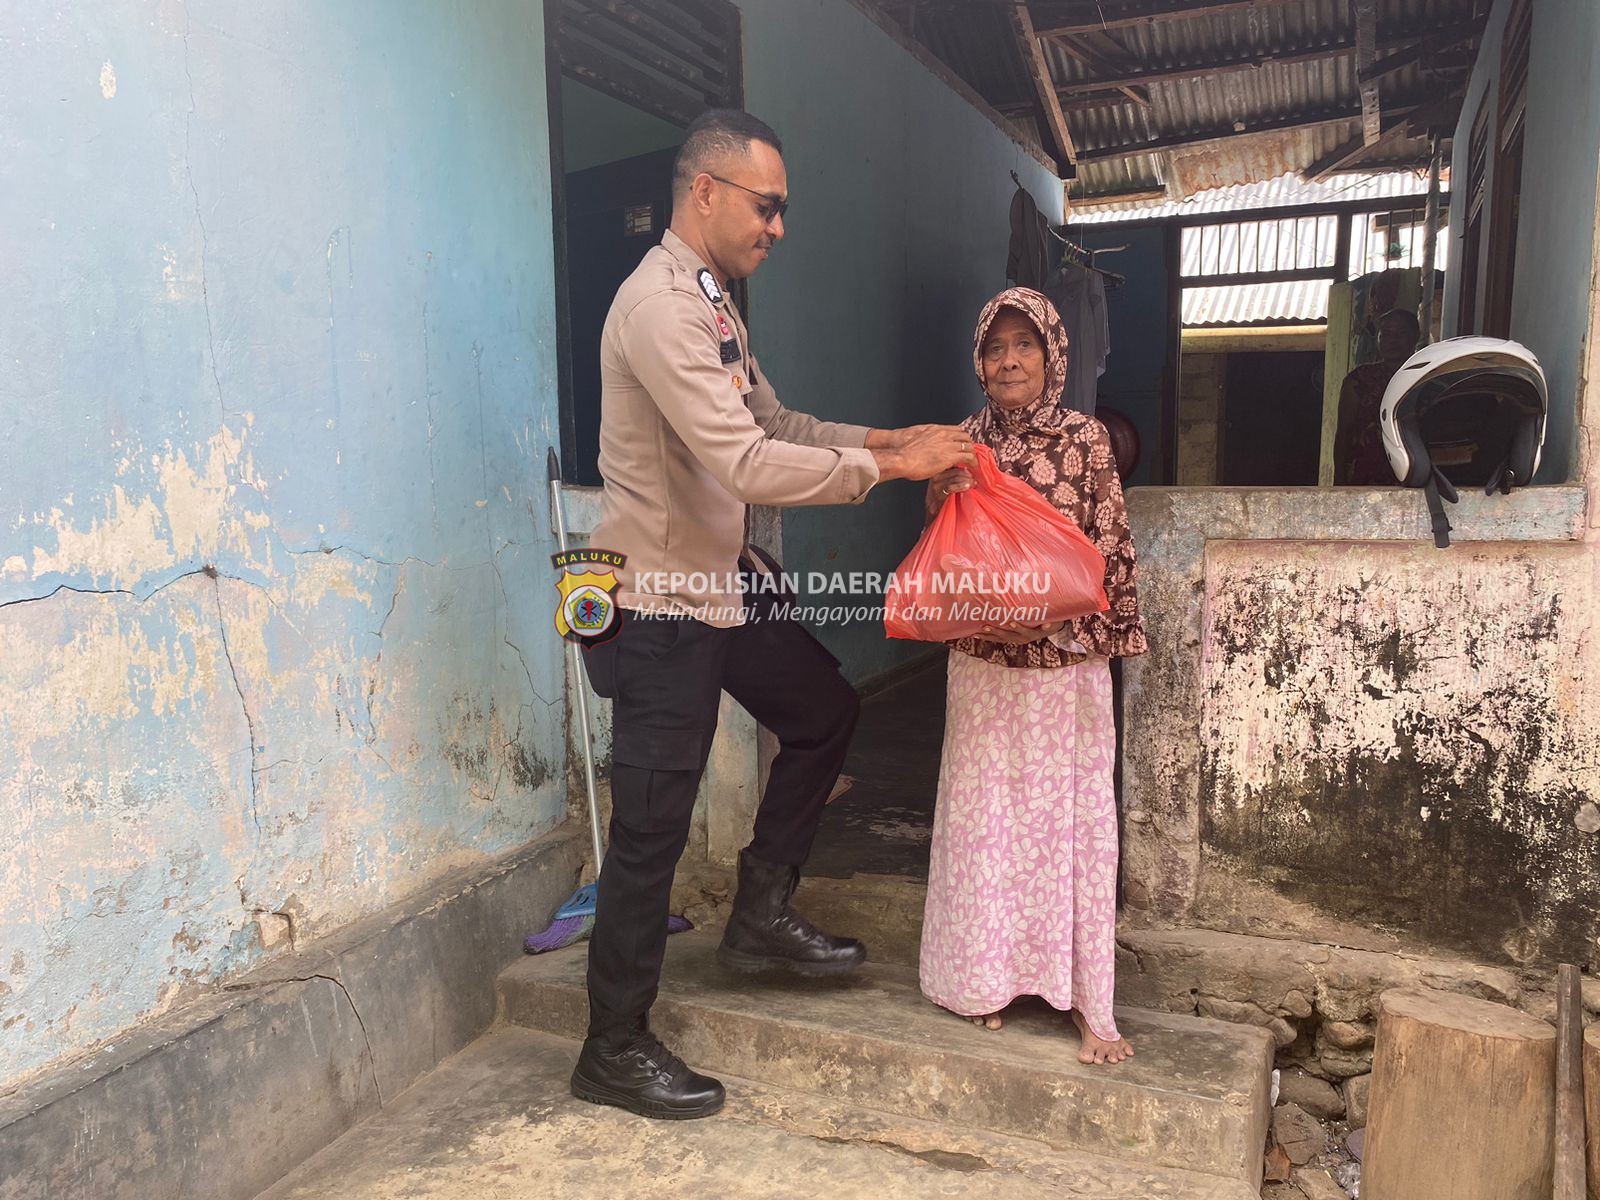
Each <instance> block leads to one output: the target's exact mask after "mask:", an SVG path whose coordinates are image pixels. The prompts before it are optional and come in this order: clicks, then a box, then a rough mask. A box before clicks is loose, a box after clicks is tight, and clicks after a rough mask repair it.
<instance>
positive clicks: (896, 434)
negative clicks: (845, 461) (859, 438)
mask: <svg viewBox="0 0 1600 1200" xmlns="http://www.w3.org/2000/svg"><path fill="white" fill-rule="evenodd" d="M956 428H957V427H956V426H954V425H907V426H906V427H905V428H904V429H874V430H873V431H872V432H871V433H869V434H867V443H866V445H867V449H868V450H899V449H900V448H901V447H903V446H905V445H906V444H907V443H908V442H909V441H910V440H911V439H912V438H914V437H916V436H917V435H918V434H922V433H926V432H928V430H930V429H952V430H953V429H956Z"/></svg>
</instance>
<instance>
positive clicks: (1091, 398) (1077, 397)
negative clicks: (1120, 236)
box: [1041, 263, 1111, 417]
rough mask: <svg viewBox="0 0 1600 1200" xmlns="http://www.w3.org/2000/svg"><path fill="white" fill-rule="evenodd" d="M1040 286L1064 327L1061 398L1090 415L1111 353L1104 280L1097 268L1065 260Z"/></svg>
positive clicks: (1077, 410)
mask: <svg viewBox="0 0 1600 1200" xmlns="http://www.w3.org/2000/svg"><path fill="white" fill-rule="evenodd" d="M1041 290H1042V291H1043V292H1044V294H1045V295H1046V296H1048V297H1050V302H1051V303H1052V304H1054V305H1055V306H1056V311H1057V312H1058V313H1060V314H1061V323H1062V324H1063V325H1065V326H1066V329H1067V346H1068V354H1067V390H1066V393H1065V395H1064V396H1063V397H1062V401H1061V402H1062V404H1064V405H1065V406H1066V407H1067V408H1070V409H1072V410H1073V411H1075V412H1081V413H1083V414H1084V415H1085V416H1090V417H1092V416H1094V406H1095V398H1096V396H1097V395H1098V393H1099V390H1100V376H1102V375H1104V374H1105V373H1106V358H1107V357H1108V356H1109V355H1110V353H1111V324H1110V322H1109V321H1108V320H1107V318H1106V285H1105V280H1104V278H1102V277H1101V275H1100V272H1099V271H1093V270H1090V269H1089V268H1087V267H1080V266H1078V265H1076V264H1072V263H1068V264H1065V265H1063V266H1061V267H1058V268H1057V269H1056V270H1055V271H1054V272H1052V273H1051V275H1050V278H1049V279H1048V280H1047V281H1046V282H1045V286H1044V287H1043V289H1041Z"/></svg>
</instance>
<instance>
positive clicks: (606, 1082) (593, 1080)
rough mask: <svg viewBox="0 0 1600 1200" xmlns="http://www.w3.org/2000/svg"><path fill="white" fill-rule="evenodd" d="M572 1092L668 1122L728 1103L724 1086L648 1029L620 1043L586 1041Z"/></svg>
mask: <svg viewBox="0 0 1600 1200" xmlns="http://www.w3.org/2000/svg"><path fill="white" fill-rule="evenodd" d="M572 1094H573V1095H574V1096H576V1097H577V1098H578V1099H580V1100H587V1101H588V1102H589V1103H590V1104H614V1105H616V1106H617V1107H618V1108H625V1109H627V1110H628V1111H629V1112H631V1113H638V1114H639V1115H640V1116H641V1117H659V1118H661V1119H663V1120H668V1121H687V1120H691V1119H693V1118H694V1117H709V1116H710V1115H711V1114H712V1113H714V1112H716V1111H717V1110H718V1109H720V1108H721V1107H722V1101H723V1099H724V1093H723V1090H722V1085H721V1084H720V1083H718V1082H717V1081H716V1080H715V1079H712V1078H711V1077H710V1076H708V1075H701V1074H698V1073H697V1072H694V1071H691V1070H690V1069H689V1068H688V1067H687V1066H685V1065H684V1061H683V1059H681V1058H679V1057H678V1056H677V1055H676V1054H674V1053H672V1051H670V1050H668V1049H667V1048H666V1047H665V1046H663V1045H662V1044H661V1039H660V1038H658V1037H656V1035H655V1034H653V1033H651V1032H650V1031H649V1030H648V1029H639V1030H636V1031H635V1032H634V1033H633V1034H632V1035H630V1036H629V1037H628V1039H627V1040H626V1041H624V1042H622V1043H620V1044H617V1045H607V1044H606V1042H605V1041H604V1040H603V1039H601V1038H595V1037H592V1038H589V1039H588V1040H587V1041H585V1042H584V1043H583V1051H582V1053H580V1054H579V1055H578V1065H577V1066H576V1067H574V1068H573V1069H572Z"/></svg>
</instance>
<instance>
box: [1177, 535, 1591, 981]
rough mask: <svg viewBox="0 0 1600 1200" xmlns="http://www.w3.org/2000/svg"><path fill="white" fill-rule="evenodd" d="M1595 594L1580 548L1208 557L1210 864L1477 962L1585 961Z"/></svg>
mask: <svg viewBox="0 0 1600 1200" xmlns="http://www.w3.org/2000/svg"><path fill="white" fill-rule="evenodd" d="M1592 581H1593V577H1592V570H1591V569H1590V566H1589V552H1588V551H1587V549H1586V548H1583V547H1579V546H1573V547H1568V548H1564V549H1563V548H1553V547H1528V548H1516V547H1506V546H1492V547H1485V546H1457V547H1455V548H1453V549H1452V551H1451V552H1450V553H1449V555H1448V556H1446V555H1441V554H1439V553H1437V552H1436V551H1434V550H1433V549H1432V548H1431V547H1409V546H1372V545H1366V546H1318V545H1304V546H1288V545H1284V544H1282V543H1274V544H1266V545H1261V544H1252V543H1219V544H1214V545H1213V546H1211V547H1210V548H1209V549H1208V552H1207V559H1206V589H1205V606H1206V619H1205V641H1204V651H1203V658H1202V667H1201V670H1202V680H1203V684H1202V686H1203V688H1204V707H1203V721H1202V734H1201V741H1202V747H1203V749H1202V760H1201V762H1202V766H1201V771H1202V776H1201V795H1202V797H1203V798H1204V807H1203V825H1202V836H1203V839H1204V843H1205V846H1206V849H1207V851H1208V854H1210V856H1211V857H1210V859H1209V862H1210V865H1211V866H1212V867H1213V868H1214V869H1221V870H1228V871H1233V872H1235V873H1239V874H1240V875H1241V876H1242V877H1250V878H1253V879H1255V880H1257V881H1263V880H1264V881H1266V882H1269V883H1270V884H1271V885H1272V886H1274V887H1276V888H1278V889H1279V890H1281V891H1282V892H1284V893H1285V894H1286V895H1289V896H1292V897H1294V898H1296V899H1303V900H1310V901H1312V902H1314V903H1317V904H1319V905H1321V906H1322V907H1324V908H1326V909H1327V910H1329V911H1330V912H1333V913H1336V914H1337V915H1339V916H1340V917H1343V918H1347V919H1353V920H1357V921H1360V922H1362V923H1364V924H1367V925H1369V926H1372V927H1376V928H1380V929H1383V928H1387V929H1391V930H1396V931H1403V932H1407V933H1412V934H1418V935H1421V936H1423V937H1426V938H1428V939H1430V940H1433V941H1436V942H1439V943H1441V944H1445V945H1450V946H1454V947H1457V948H1461V949H1465V950H1468V951H1469V952H1472V953H1476V954H1479V955H1484V956H1489V957H1493V958H1498V959H1502V960H1505V959H1509V960H1511V961H1513V962H1533V961H1536V960H1549V959H1553V958H1566V959H1569V960H1574V961H1580V962H1587V961H1589V959H1590V957H1591V956H1592V955H1593V954H1594V953H1595V942H1594V938H1595V936H1596V935H1597V934H1600V892H1597V886H1596V880H1597V879H1600V839H1597V838H1595V837H1594V836H1592V835H1588V834H1585V833H1583V832H1582V831H1581V829H1580V828H1579V827H1578V824H1577V823H1576V818H1577V816H1578V814H1579V812H1580V810H1581V809H1582V808H1583V806H1584V805H1585V804H1586V803H1588V802H1589V801H1590V799H1591V798H1592V797H1594V796H1595V795H1596V794H1600V739H1597V736H1596V735H1597V734H1600V729H1597V728H1596V717H1595V715H1594V713H1593V712H1592V711H1590V706H1588V705H1587V704H1586V702H1585V696H1586V694H1587V689H1588V688H1589V687H1591V686H1592V683H1593V681H1592V680H1591V679H1589V678H1588V668H1587V663H1586V659H1587V657H1588V654H1589V649H1590V647H1591V646H1592V645H1593V637H1594V627H1593V626H1594V618H1595V603H1594V601H1595V598H1594V595H1593V590H1592Z"/></svg>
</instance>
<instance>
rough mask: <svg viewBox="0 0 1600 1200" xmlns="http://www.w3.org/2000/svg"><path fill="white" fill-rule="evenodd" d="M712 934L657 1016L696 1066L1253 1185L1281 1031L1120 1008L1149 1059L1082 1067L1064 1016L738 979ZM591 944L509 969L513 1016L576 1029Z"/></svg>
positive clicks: (693, 953) (509, 1013)
mask: <svg viewBox="0 0 1600 1200" xmlns="http://www.w3.org/2000/svg"><path fill="white" fill-rule="evenodd" d="M716 942H717V938H716V935H715V934H712V933H706V932H698V931H697V932H693V933H686V934H681V935H679V936H677V937H674V938H672V939H670V941H669V942H668V948H667V961H666V966H665V968H664V970H663V975H662V986H661V998H660V999H659V1000H658V1001H657V1003H656V1006H655V1009H654V1011H653V1013H652V1018H651V1020H652V1024H653V1025H654V1027H655V1028H656V1030H657V1031H658V1032H659V1033H660V1034H661V1036H662V1038H663V1039H664V1040H665V1041H666V1042H667V1043H668V1045H670V1046H672V1048H673V1049H674V1050H676V1051H677V1052H678V1053H679V1054H681V1055H683V1057H684V1058H685V1059H687V1060H688V1061H689V1063H690V1064H691V1065H693V1066H695V1067H698V1068H700V1069H702V1070H706V1071H711V1072H714V1073H718V1074H722V1075H728V1076H737V1077H744V1078H748V1079H755V1080H759V1081H761V1082H762V1083H765V1084H768V1085H770V1086H772V1087H778V1088H783V1089H787V1090H793V1091H802V1092H811V1093H818V1094H824V1095H826V1096H828V1097H829V1098H831V1099H833V1100H835V1101H838V1102H843V1103H846V1104H849V1105H853V1106H860V1107H864V1108H870V1109H875V1110H878V1111H880V1112H886V1113H895V1114H898V1115H900V1116H904V1117H911V1118H916V1119H919V1120H931V1121H937V1122H947V1123H950V1124H952V1125H954V1126H958V1127H962V1128H972V1129H984V1130H989V1131H992V1132H995V1133H1000V1134H1006V1135H1010V1136H1015V1137H1025V1138H1034V1139H1037V1140H1039V1141H1041V1142H1043V1143H1045V1144H1046V1145H1049V1146H1051V1147H1053V1148H1055V1149H1057V1150H1081V1151H1087V1152H1089V1153H1093V1154H1100V1155H1104V1156H1107V1157H1110V1158H1115V1159H1117V1160H1119V1161H1123V1162H1130V1163H1139V1164H1145V1165H1149V1166H1161V1167H1173V1168H1179V1169H1183V1170H1188V1171H1195V1172H1200V1173H1203V1174H1209V1175H1215V1176H1220V1177H1223V1178H1226V1179H1231V1180H1239V1181H1243V1182H1245V1183H1247V1184H1251V1185H1254V1184H1257V1183H1259V1180H1260V1170H1261V1152H1262V1146H1263V1143H1264V1141H1265V1138H1266V1127H1267V1120H1268V1117H1269V1107H1270V1106H1269V1093H1268V1088H1269V1075H1270V1071H1271V1066H1272V1041H1271V1039H1270V1037H1269V1036H1268V1035H1267V1034H1266V1033H1265V1032H1264V1031H1262V1030H1259V1029H1253V1028H1247V1027H1243V1026H1238V1025H1230V1024H1227V1023H1224V1022H1219V1021H1207V1020H1202V1019H1199V1018H1196V1017H1180V1016H1173V1015H1170V1014H1166V1013H1157V1012H1149V1011H1140V1010H1134V1009H1125V1010H1124V1009H1119V1010H1118V1012H1117V1021H1118V1024H1119V1026H1120V1027H1121V1029H1122V1032H1123V1034H1124V1035H1125V1036H1126V1037H1128V1038H1129V1040H1131V1041H1132V1042H1133V1043H1134V1045H1135V1046H1136V1047H1137V1051H1138V1053H1137V1056H1136V1057H1135V1058H1133V1059H1131V1060H1129V1061H1127V1062H1125V1063H1121V1064H1118V1065H1117V1066H1115V1067H1106V1066H1099V1067H1095V1066H1086V1065H1084V1064H1082V1063H1080V1062H1078V1059H1077V1050H1078V1044H1077V1036H1076V1034H1075V1033H1073V1032H1071V1024H1070V1022H1069V1021H1068V1020H1067V1018H1066V1017H1065V1016H1064V1015H1062V1014H1060V1013H1056V1012H1053V1011H1052V1010H1050V1009H1048V1008H1047V1007H1045V1006H1043V1005H1038V1006H1036V1007H1030V1006H1028V1005H1016V1006H1013V1008H1012V1009H1011V1010H1009V1012H1008V1018H1009V1019H1008V1020H1007V1023H1006V1027H1005V1028H1004V1029H1003V1030H1001V1031H999V1032H998V1033H989V1032H987V1031H983V1030H979V1029H976V1028H974V1027H973V1026H972V1025H970V1024H967V1023H964V1022H962V1021H959V1020H957V1019H956V1018H955V1017H953V1016H951V1015H950V1014H949V1013H946V1012H944V1011H943V1010H941V1009H939V1008H937V1007H935V1006H934V1005H933V1004H930V1003H929V1002H928V1001H927V1000H925V999H924V998H923V997H922V994H921V992H920V991H919V990H918V988H917V976H916V972H915V970H913V969H912V968H910V967H906V966H901V965H897V964H892V963H877V964H874V963H869V964H868V965H867V966H866V967H865V968H864V969H863V970H862V971H861V972H859V973H857V974H855V975H852V976H849V977H847V978H844V979H835V980H802V979H798V978H796V977H793V976H788V975H774V976H772V977H770V978H769V977H765V976H762V977H757V978H755V979H752V978H750V977H746V976H731V975H729V974H727V973H726V972H724V971H723V970H722V969H721V968H719V967H718V966H717V965H716V963H715V961H714V958H713V954H714V951H715V947H716ZM584 967H585V950H584V948H583V947H582V946H577V947H573V948H572V949H570V950H567V951H562V952H560V953H557V954H550V955H542V956H539V957H534V958H527V959H524V960H523V961H521V962H519V963H516V964H515V965H513V966H512V967H510V968H508V969H507V970H506V971H505V972H504V973H503V974H502V975H501V976H500V1004H501V1014H502V1016H503V1017H504V1018H505V1019H507V1020H509V1021H511V1022H513V1023H515V1024H519V1025H523V1026H526V1027H528V1028H533V1029H539V1030H543V1031H544V1032H547V1033H553V1034H557V1035H559V1036H562V1037H569V1038H574V1037H580V1036H582V1033H583V1030H584V1025H585V1017H586V1011H587V1000H586V997H585V992H584Z"/></svg>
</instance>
